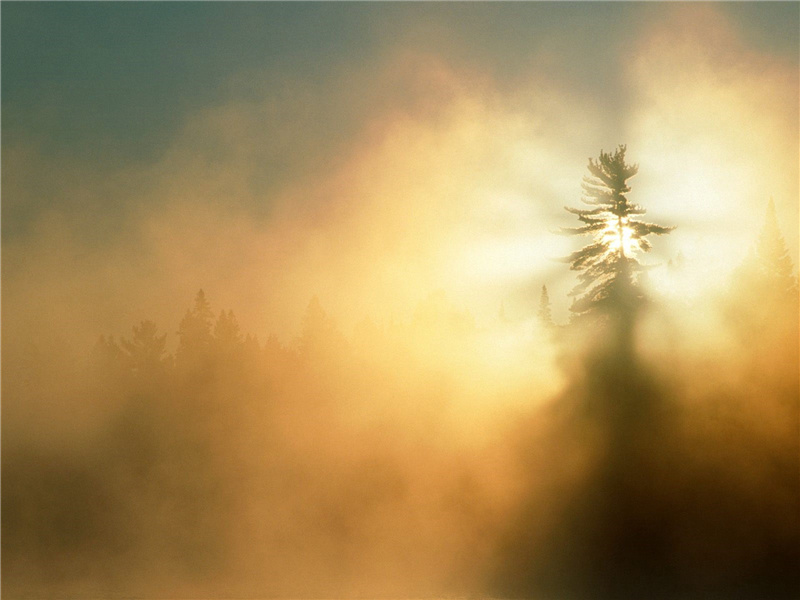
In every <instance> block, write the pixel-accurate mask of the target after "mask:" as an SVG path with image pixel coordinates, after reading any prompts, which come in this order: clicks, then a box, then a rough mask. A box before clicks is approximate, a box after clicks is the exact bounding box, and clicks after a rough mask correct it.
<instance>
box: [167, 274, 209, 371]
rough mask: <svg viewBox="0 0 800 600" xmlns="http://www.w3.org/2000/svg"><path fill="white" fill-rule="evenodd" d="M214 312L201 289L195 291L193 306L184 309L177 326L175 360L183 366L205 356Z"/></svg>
mask: <svg viewBox="0 0 800 600" xmlns="http://www.w3.org/2000/svg"><path fill="white" fill-rule="evenodd" d="M213 321H214V313H212V312H211V305H210V304H209V302H208V300H206V295H205V293H204V292H203V290H200V291H199V292H197V295H196V296H195V299H194V306H192V308H190V309H189V310H187V311H186V314H185V315H184V317H183V319H182V320H181V323H180V326H179V327H178V337H179V342H178V351H177V357H176V358H177V361H178V363H179V364H182V365H184V366H186V365H189V364H194V363H197V361H200V360H203V359H204V358H207V357H208V355H209V352H210V348H211V344H212V341H213V337H212V335H211V327H212V323H213Z"/></svg>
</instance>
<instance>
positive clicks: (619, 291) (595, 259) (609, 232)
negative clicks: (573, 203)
mask: <svg viewBox="0 0 800 600" xmlns="http://www.w3.org/2000/svg"><path fill="white" fill-rule="evenodd" d="M625 150H626V148H625V146H624V145H621V146H619V147H618V148H617V150H616V151H615V152H614V153H613V154H612V153H609V152H602V151H601V152H600V157H599V158H598V159H597V160H596V161H595V160H594V159H591V158H590V159H589V166H588V169H589V173H590V175H589V176H587V177H584V179H583V185H582V188H583V191H584V195H583V197H582V201H583V203H584V204H586V205H588V206H589V208H585V209H579V208H571V207H566V210H567V211H568V212H570V213H572V214H574V215H576V216H577V217H578V220H579V221H581V223H583V225H581V226H579V227H574V228H562V229H561V232H562V233H565V234H568V235H590V236H591V237H592V241H591V243H589V244H587V245H586V246H584V247H583V248H581V249H580V250H577V251H575V252H573V253H572V254H570V255H569V256H568V257H567V258H566V261H567V262H569V263H570V268H571V269H572V270H573V271H578V272H579V275H578V279H579V283H578V285H577V286H575V288H574V289H573V290H572V291H571V292H570V295H571V296H575V300H574V301H573V304H572V306H571V307H570V308H571V310H572V311H573V312H574V313H576V314H577V315H587V314H621V313H629V314H630V313H632V312H633V309H634V308H635V306H636V305H637V304H638V302H639V301H640V300H641V293H640V291H639V290H638V287H637V285H636V278H637V275H638V273H639V272H640V271H641V270H642V269H643V267H642V265H641V264H640V263H639V261H638V260H637V258H636V255H637V254H638V253H639V252H647V251H649V250H650V248H651V244H650V242H649V240H647V236H649V235H651V234H656V235H662V234H665V233H669V232H670V231H672V229H674V228H673V227H662V226H661V225H655V224H653V223H647V222H644V221H640V220H638V219H636V218H635V217H637V216H639V215H643V214H645V212H646V211H645V209H644V208H642V207H641V206H640V205H638V204H635V203H633V202H630V201H629V200H628V198H627V196H626V194H627V193H628V192H630V189H631V188H630V186H629V185H628V180H629V179H630V178H631V177H633V176H634V175H636V173H637V172H638V171H639V166H638V165H635V164H628V163H627V162H626V161H625Z"/></svg>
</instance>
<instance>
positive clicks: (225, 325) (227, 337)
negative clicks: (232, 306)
mask: <svg viewBox="0 0 800 600" xmlns="http://www.w3.org/2000/svg"><path fill="white" fill-rule="evenodd" d="M214 343H215V345H216V348H217V350H218V351H219V352H222V353H223V354H232V353H234V352H236V351H237V349H239V348H240V347H241V346H242V333H241V331H240V330H239V322H238V321H237V320H236V316H235V315H234V314H233V311H232V310H228V312H227V313H226V312H225V311H224V310H223V311H220V313H219V317H217V322H216V324H215V325H214Z"/></svg>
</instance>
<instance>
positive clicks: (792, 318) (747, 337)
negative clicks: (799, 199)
mask: <svg viewBox="0 0 800 600" xmlns="http://www.w3.org/2000/svg"><path fill="white" fill-rule="evenodd" d="M727 304H728V311H729V315H730V317H731V319H732V320H733V323H734V324H735V326H736V328H737V329H738V330H740V331H741V334H742V339H743V340H744V341H745V342H746V343H747V344H750V345H752V344H757V343H758V342H759V341H760V340H765V339H766V340H770V343H771V344H777V343H778V342H777V339H778V338H783V337H786V336H788V342H787V343H789V344H790V345H791V346H793V347H794V349H795V350H796V346H797V321H798V309H797V306H798V289H797V278H796V277H795V271H794V265H793V264H792V259H791V257H790V256H789V252H788V249H787V246H786V241H785V240H784V238H783V234H782V233H781V230H780V227H779V225H778V219H777V216H776V213H775V203H774V202H773V201H772V199H770V201H769V204H768V205H767V211H766V215H765V218H764V224H763V226H762V228H761V232H760V233H759V236H758V239H757V241H756V243H755V244H754V245H753V246H752V248H751V249H750V252H749V254H748V255H747V257H746V258H745V260H744V261H743V263H742V265H741V266H740V267H739V268H738V269H737V270H736V271H735V272H734V274H733V278H732V281H731V287H730V294H729V297H728V303H727Z"/></svg>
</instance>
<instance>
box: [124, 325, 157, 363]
mask: <svg viewBox="0 0 800 600" xmlns="http://www.w3.org/2000/svg"><path fill="white" fill-rule="evenodd" d="M157 331H158V328H157V327H156V324H155V323H153V321H142V322H141V323H140V324H139V325H134V326H133V338H132V339H131V340H130V341H128V340H126V339H125V338H122V340H121V343H122V349H123V351H124V353H125V357H126V362H127V363H128V364H129V366H130V368H131V370H133V371H135V372H137V373H142V374H144V373H148V374H152V373H156V372H157V371H158V370H159V369H160V368H161V367H162V366H163V360H164V354H165V352H166V350H165V346H166V343H167V334H166V333H164V334H162V335H158V334H157Z"/></svg>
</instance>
